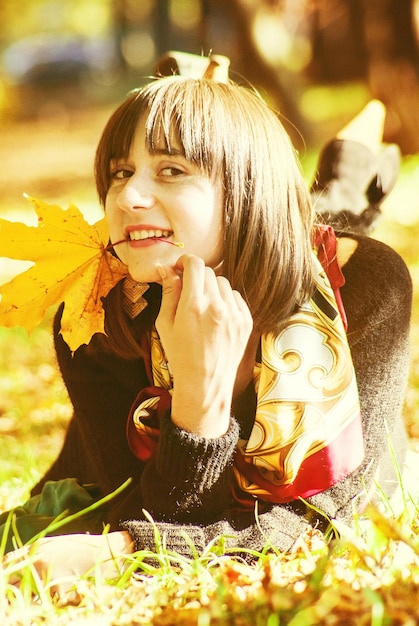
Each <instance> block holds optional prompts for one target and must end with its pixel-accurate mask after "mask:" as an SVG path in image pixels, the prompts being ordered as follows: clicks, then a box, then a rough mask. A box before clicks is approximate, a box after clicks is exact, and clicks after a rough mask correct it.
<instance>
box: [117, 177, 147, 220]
mask: <svg viewBox="0 0 419 626" xmlns="http://www.w3.org/2000/svg"><path fill="white" fill-rule="evenodd" d="M118 204H119V206H120V208H121V209H122V210H124V211H133V210H138V209H150V208H151V207H152V206H153V204H154V196H153V193H152V190H151V186H150V185H149V184H148V183H147V182H146V181H144V180H138V178H137V177H135V176H132V177H131V178H130V179H129V180H128V181H127V182H126V184H125V185H124V187H123V189H121V191H120V193H119V195H118Z"/></svg>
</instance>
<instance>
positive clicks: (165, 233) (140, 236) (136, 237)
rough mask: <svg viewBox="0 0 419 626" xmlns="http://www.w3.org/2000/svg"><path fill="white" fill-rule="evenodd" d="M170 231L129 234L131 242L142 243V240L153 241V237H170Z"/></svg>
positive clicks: (136, 231)
mask: <svg viewBox="0 0 419 626" xmlns="http://www.w3.org/2000/svg"><path fill="white" fill-rule="evenodd" d="M170 234H171V231H170V230H132V231H131V232H130V233H129V238H130V239H131V241H140V240H142V239H152V238H153V237H169V235H170Z"/></svg>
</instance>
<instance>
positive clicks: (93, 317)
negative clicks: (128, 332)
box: [0, 198, 127, 351]
mask: <svg viewBox="0 0 419 626" xmlns="http://www.w3.org/2000/svg"><path fill="white" fill-rule="evenodd" d="M29 200H30V201H31V202H32V203H33V205H34V207H35V211H36V213H37V215H38V224H37V226H27V225H26V224H22V223H20V222H10V221H8V220H4V219H0V256H2V257H8V258H11V259H20V260H25V261H33V262H34V265H33V266H32V267H30V268H29V269H27V270H26V271H25V272H23V273H21V274H18V275H17V276H15V277H14V278H13V279H12V280H11V281H9V282H8V283H6V284H4V285H0V296H1V301H0V324H1V325H2V326H7V327H12V326H23V327H24V328H26V329H27V330H28V331H29V332H30V331H32V330H33V329H34V328H35V327H36V326H37V325H38V324H39V323H40V322H41V320H42V319H43V317H44V315H45V312H46V311H47V309H48V308H49V307H51V306H53V305H57V306H58V305H59V304H61V302H65V307H64V313H63V317H62V321H61V332H62V334H63V337H64V339H65V341H66V342H67V343H68V345H69V347H70V349H71V350H72V351H74V350H76V348H78V347H79V346H80V345H81V344H83V343H88V342H89V341H90V338H91V337H92V335H93V334H94V333H95V332H103V321H104V311H103V308H102V302H101V298H102V297H103V296H106V295H107V294H108V293H109V291H110V289H111V288H112V287H113V286H114V285H116V283H117V282H118V281H119V280H120V279H121V278H122V277H123V276H126V275H127V267H126V265H124V264H123V263H122V262H121V261H119V260H118V259H117V258H115V257H114V256H113V255H112V254H111V253H110V252H109V251H107V250H106V245H107V243H108V239H109V232H108V227H107V222H106V218H103V219H102V220H100V221H98V222H96V223H95V224H89V223H88V222H86V220H85V219H84V217H83V214H82V213H81V212H80V211H79V209H78V208H77V207H75V206H74V205H70V206H69V208H68V209H66V210H64V209H62V208H61V207H59V206H54V205H49V204H46V203H45V202H41V201H40V200H36V199H35V198H29Z"/></svg>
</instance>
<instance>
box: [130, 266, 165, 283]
mask: <svg viewBox="0 0 419 626" xmlns="http://www.w3.org/2000/svg"><path fill="white" fill-rule="evenodd" d="M128 271H129V274H130V276H131V278H132V279H133V280H135V281H136V282H137V283H161V278H160V274H159V273H158V271H157V270H155V269H154V270H153V269H150V270H149V271H148V272H145V271H144V269H142V270H140V269H137V270H136V269H131V268H128Z"/></svg>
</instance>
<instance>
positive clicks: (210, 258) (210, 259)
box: [105, 120, 224, 282]
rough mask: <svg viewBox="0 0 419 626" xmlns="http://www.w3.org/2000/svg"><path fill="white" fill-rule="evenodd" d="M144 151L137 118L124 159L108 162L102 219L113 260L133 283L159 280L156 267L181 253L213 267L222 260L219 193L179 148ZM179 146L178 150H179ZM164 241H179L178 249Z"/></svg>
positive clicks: (218, 186) (216, 185) (219, 187)
mask: <svg viewBox="0 0 419 626" xmlns="http://www.w3.org/2000/svg"><path fill="white" fill-rule="evenodd" d="M176 147H177V146H176V142H174V145H172V147H171V148H172V151H171V153H170V154H169V152H168V151H167V150H166V149H162V150H157V151H156V152H155V153H154V154H152V153H150V152H149V150H148V148H147V145H146V142H145V129H144V123H143V122H142V121H141V120H140V122H139V124H138V126H137V130H136V132H135V135H134V138H133V141H132V144H131V149H130V153H129V155H128V157H127V158H123V159H117V160H115V161H113V162H111V164H110V167H111V181H112V182H111V185H110V188H109V190H108V193H107V196H106V203H105V209H106V215H107V219H108V223H109V231H110V238H111V242H112V243H114V244H115V243H116V242H119V241H121V240H124V241H123V243H118V245H116V246H115V252H116V254H117V255H118V257H119V258H120V259H121V261H123V262H124V263H125V264H126V265H127V266H128V270H129V273H130V274H131V276H132V277H133V278H134V279H135V280H137V281H138V282H159V281H160V275H159V274H158V272H157V270H156V264H158V263H159V264H161V265H174V264H175V263H176V261H177V259H178V258H179V257H180V256H181V255H182V254H183V253H184V252H187V253H189V254H195V255H197V256H199V257H201V258H202V259H203V260H204V262H205V264H206V265H207V266H209V267H213V268H216V267H217V265H219V264H220V263H221V261H222V258H223V234H222V233H223V214H224V204H223V192H222V184H221V181H219V182H218V183H214V182H213V181H211V180H210V179H209V178H208V176H207V175H206V174H205V173H204V172H202V171H201V169H200V168H199V167H198V166H197V165H195V164H192V163H190V162H188V161H187V160H186V159H185V157H184V156H183V155H182V152H181V150H180V149H179V151H176ZM179 148H180V147H179ZM168 242H182V243H183V245H184V247H183V249H182V248H180V247H177V246H174V245H171V244H170V243H168Z"/></svg>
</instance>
